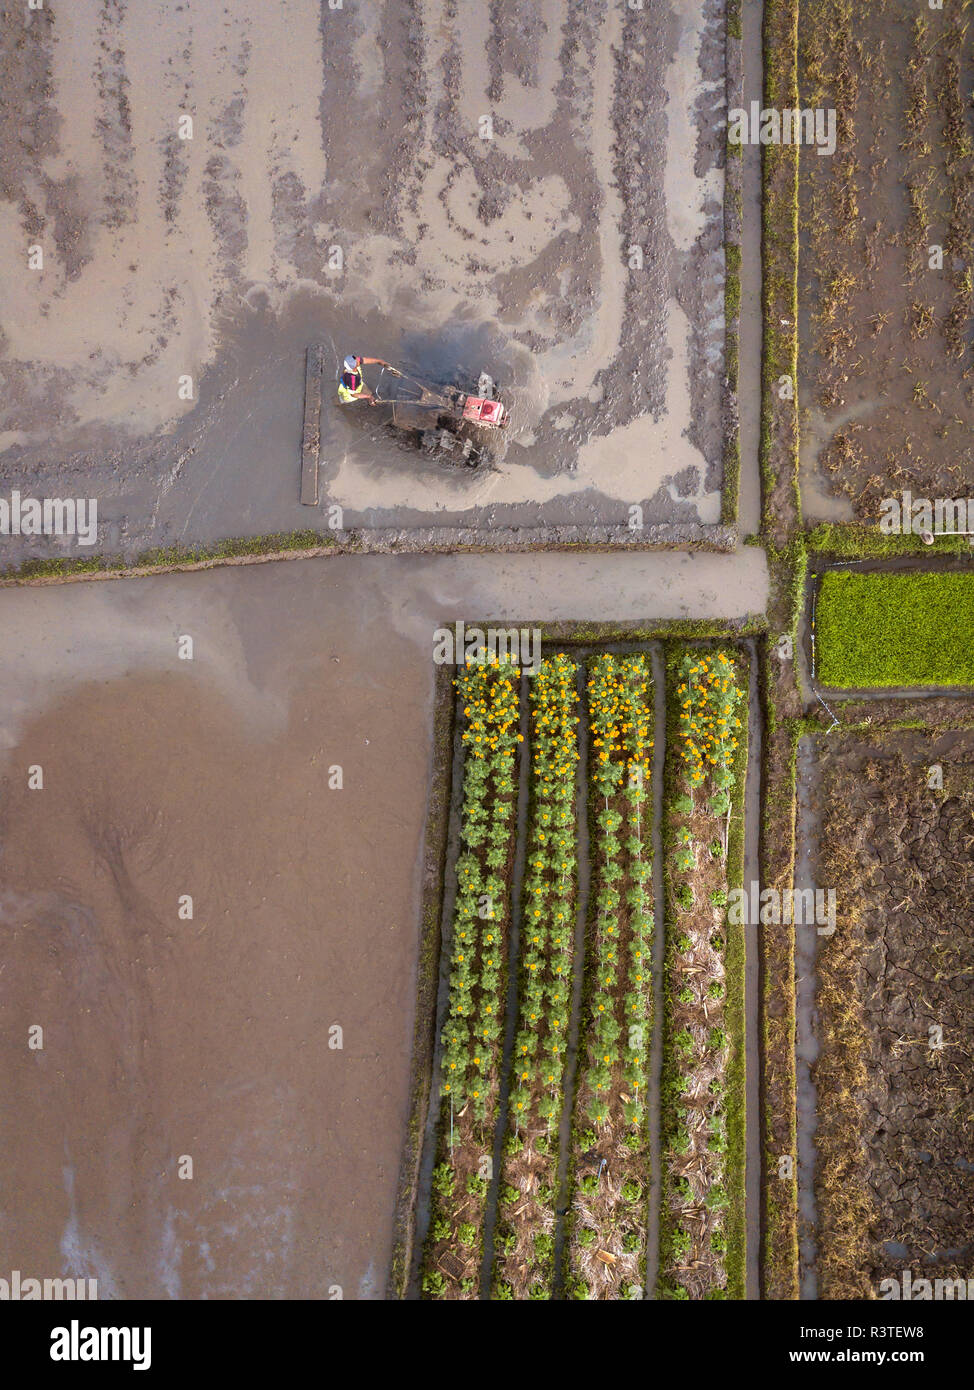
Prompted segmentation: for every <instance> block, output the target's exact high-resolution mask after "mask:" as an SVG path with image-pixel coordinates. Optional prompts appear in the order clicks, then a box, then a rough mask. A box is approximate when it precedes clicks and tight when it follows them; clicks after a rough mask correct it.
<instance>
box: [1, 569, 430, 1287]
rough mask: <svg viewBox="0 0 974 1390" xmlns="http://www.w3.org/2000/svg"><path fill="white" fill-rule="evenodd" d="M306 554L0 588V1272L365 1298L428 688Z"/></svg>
mask: <svg viewBox="0 0 974 1390" xmlns="http://www.w3.org/2000/svg"><path fill="white" fill-rule="evenodd" d="M327 578H330V579H332V582H331V583H330V584H329V583H327V582H326V576H325V575H324V573H322V574H320V576H319V580H318V582H315V583H306V584H303V585H302V584H299V583H298V582H296V581H297V579H298V576H297V574H296V572H294V571H293V570H289V569H288V568H287V567H271V566H262V567H259V568H258V569H248V570H242V569H241V570H237V571H234V572H223V573H221V574H207V575H192V576H180V577H171V578H166V579H161V580H160V579H157V580H153V581H150V582H148V583H146V582H144V581H143V582H140V581H134V582H132V583H126V584H124V585H118V586H116V585H112V586H94V587H92V586H76V587H75V588H73V589H68V590H65V589H60V590H47V591H44V592H33V593H30V594H25V593H16V594H14V593H8V594H5V595H4V596H3V597H4V602H3V604H2V608H3V615H4V616H3V627H4V633H5V651H6V672H5V675H4V679H3V685H4V695H5V697H7V698H5V699H4V702H3V707H2V708H3V714H2V724H3V742H4V745H5V746H4V748H3V753H2V769H0V800H2V807H3V810H2V816H0V848H2V855H0V931H2V935H3V952H2V955H3V961H4V965H3V970H2V975H0V999H2V1015H3V1039H4V1059H5V1060H4V1066H3V1076H2V1080H0V1091H2V1100H0V1105H2V1109H3V1112H4V1114H5V1115H6V1116H7V1117H8V1122H7V1123H6V1124H5V1125H4V1127H3V1134H2V1137H0V1154H2V1159H0V1162H2V1166H3V1171H4V1174H5V1179H4V1185H3V1194H2V1200H0V1209H2V1215H0V1266H2V1267H3V1268H5V1269H12V1268H19V1269H21V1270H22V1271H24V1272H26V1271H28V1270H29V1271H35V1272H36V1273H37V1274H38V1275H39V1276H45V1275H47V1276H54V1275H57V1274H65V1275H75V1276H87V1277H95V1278H97V1279H98V1281H99V1293H100V1296H102V1297H105V1296H117V1297H166V1296H169V1297H182V1298H201V1297H217V1298H220V1297H254V1298H279V1297H326V1296H329V1291H330V1290H331V1289H332V1286H334V1285H339V1286H341V1288H342V1290H343V1291H344V1297H346V1298H359V1297H375V1296H380V1295H381V1293H382V1289H383V1285H384V1279H385V1267H386V1263H387V1259H388V1250H389V1244H390V1240H391V1223H392V1206H393V1198H394V1187H395V1179H396V1172H397V1166H398V1161H399V1150H400V1143H401V1134H402V1125H403V1119H404V1111H405V1087H406V1072H407V1068H408V1059H409V1049H410V1042H411V1036H410V1030H409V1022H410V1015H411V1009H412V999H413V991H414V977H413V971H414V956H415V951H416V934H417V928H418V920H419V914H418V883H417V875H418V869H417V862H418V854H419V846H420V841H421V834H422V823H423V812H424V802H425V796H426V781H427V768H428V753H429V749H428V738H429V734H428V723H429V718H428V716H429V702H430V690H429V681H428V678H427V675H426V673H425V672H424V671H423V670H422V667H421V665H420V663H419V662H418V661H416V660H412V661H410V660H409V659H408V654H409V651H410V643H409V642H408V641H407V639H405V638H404V637H403V636H401V635H400V634H398V633H397V632H396V631H395V628H394V626H393V625H391V624H388V623H385V622H380V621H379V620H378V619H377V618H376V617H375V605H376V603H377V595H376V594H375V592H374V591H373V592H372V593H371V594H370V593H369V592H367V591H365V590H363V592H362V596H361V597H362V604H361V608H360V616H359V620H358V621H356V622H349V621H347V619H346V617H345V613H346V612H347V604H348V600H349V599H350V597H351V595H350V594H349V592H347V591H346V590H344V589H343V586H342V585H341V584H339V583H336V582H335V579H334V577H333V576H332V575H330V574H329V575H328V576H327ZM187 633H188V634H190V635H193V637H194V642H195V657H194V660H193V661H192V662H189V661H180V660H178V659H177V658H176V655H175V653H176V637H177V635H179V634H187ZM55 663H56V664H57V669H58V672H59V675H60V682H59V685H58V687H57V688H55V689H50V688H49V687H48V682H47V678H48V673H49V671H50V670H51V669H52V667H53V665H54V664H55ZM393 710H394V711H395V717H393ZM36 764H40V765H41V766H42V768H43V776H44V787H43V789H42V790H28V787H27V768H28V765H36ZM335 764H339V765H341V767H342V769H343V782H344V785H343V787H342V789H341V790H338V789H329V786H328V782H329V769H330V768H331V767H332V766H333V765H335ZM186 893H188V894H191V895H192V898H193V918H192V920H191V921H188V920H180V918H179V916H178V912H177V908H178V899H179V898H180V895H182V894H186ZM38 1023H39V1024H41V1025H42V1026H43V1028H44V1047H43V1051H39V1052H33V1051H29V1050H28V1048H27V1046H26V1043H27V1036H28V1034H27V1030H28V1027H29V1026H30V1025H32V1024H38ZM334 1024H338V1025H340V1027H341V1028H342V1029H343V1047H342V1049H341V1050H337V1049H333V1048H331V1047H330V1045H329V1044H330V1039H331V1037H332V1034H331V1032H330V1030H331V1028H332V1025H334ZM13 1117H15V1119H14V1118H13ZM187 1154H188V1155H191V1156H192V1159H193V1164H194V1172H193V1177H192V1180H191V1181H190V1180H181V1179H180V1178H179V1177H178V1176H177V1164H178V1161H179V1159H180V1156H181V1155H187Z"/></svg>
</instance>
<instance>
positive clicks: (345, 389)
mask: <svg viewBox="0 0 974 1390" xmlns="http://www.w3.org/2000/svg"><path fill="white" fill-rule="evenodd" d="M373 364H374V365H375V366H377V367H389V363H388V362H384V361H383V360H382V358H381V357H354V356H351V355H349V356H348V357H346V358H345V361H344V362H343V364H342V370H341V371H340V372H339V374H338V399H339V400H340V401H341V403H342V405H351V403H352V402H353V401H370V402H371V404H372V405H375V397H374V396H373V394H372V392H371V391H370V390H369V388H368V387H367V386H366V384H365V377H364V376H363V375H362V368H363V367H369V366H372V365H373ZM389 370H390V371H394V370H395V368H393V367H389Z"/></svg>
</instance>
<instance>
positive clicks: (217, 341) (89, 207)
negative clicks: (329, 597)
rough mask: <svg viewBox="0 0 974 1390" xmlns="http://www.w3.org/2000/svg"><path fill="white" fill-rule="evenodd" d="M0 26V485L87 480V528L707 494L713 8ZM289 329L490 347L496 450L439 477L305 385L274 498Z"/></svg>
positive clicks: (281, 10) (186, 17) (90, 19)
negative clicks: (307, 504) (303, 495)
mask: <svg viewBox="0 0 974 1390" xmlns="http://www.w3.org/2000/svg"><path fill="white" fill-rule="evenodd" d="M0 45H2V46H0V65H2V72H3V76H4V81H5V82H6V83H7V84H8V89H9V90H12V91H14V92H15V93H16V97H17V99H16V100H15V101H13V102H11V103H10V106H9V109H10V110H11V111H13V112H16V120H11V122H10V123H9V125H8V126H6V127H4V129H3V131H2V132H0V136H2V138H0V150H2V153H0V228H2V229H3V230H4V231H5V233H6V235H7V238H8V239H9V242H10V244H11V245H12V246H20V247H22V248H23V259H20V258H18V257H17V256H14V257H8V258H7V259H6V260H5V262H4V264H3V266H2V267H0V289H2V295H0V298H2V302H3V305H4V311H5V312H4V315H3V338H2V340H0V372H2V373H3V384H4V387H5V390H4V393H3V396H4V400H3V406H2V408H0V450H4V451H5V453H4V470H3V471H4V477H5V479H6V480H7V481H8V483H9V485H10V486H20V487H21V488H22V489H23V488H26V489H27V490H28V491H30V492H32V493H39V494H40V495H44V494H45V493H46V494H48V495H52V494H55V493H57V494H58V495H64V494H65V493H70V494H72V495H77V496H96V497H97V498H98V500H99V510H100V514H101V519H102V522H103V528H102V532H101V534H100V537H99V543H100V545H101V547H102V548H103V549H105V550H109V551H116V550H117V551H122V552H124V553H125V554H127V555H131V554H134V553H137V552H138V551H139V550H141V549H143V548H144V547H145V546H146V545H147V544H149V543H158V542H171V541H175V540H182V541H186V542H193V543H199V542H203V541H207V540H213V539H215V538H216V537H220V536H226V535H237V534H241V535H242V534H259V533H262V532H268V531H275V530H288V529H293V528H294V527H297V526H302V525H305V526H306V525H319V526H320V525H322V524H323V523H324V520H325V513H324V510H323V509H324V508H325V507H327V506H330V505H340V506H342V507H343V508H344V512H345V517H344V519H345V522H346V524H347V525H348V526H350V527H358V526H367V527H394V528H403V527H409V528H414V527H424V526H429V525H431V524H435V525H440V526H447V525H456V524H461V523H466V524H473V525H477V526H479V527H481V528H488V527H493V526H509V525H512V524H519V525H522V526H523V525H530V526H543V525H551V526H555V525H559V524H575V525H582V524H605V523H609V524H616V525H624V524H625V523H626V521H627V519H628V507H629V506H630V505H632V504H637V503H638V504H641V505H642V506H643V508H644V512H645V520H646V521H647V522H655V521H664V522H665V521H678V520H683V521H696V520H699V521H704V522H712V521H715V520H716V519H717V515H718V511H719V487H720V481H721V457H722V442H723V420H722V417H721V411H722V406H721V392H722V379H723V311H722V296H723V254H722V246H721V239H722V230H721V229H722V199H723V167H722V160H723V153H722V132H723V106H722V102H723V96H722V93H723V77H724V59H723V3H722V0H707V3H706V4H704V5H702V6H701V5H700V4H698V3H696V2H695V0H645V4H644V5H643V7H642V9H641V10H632V9H628V8H627V7H625V6H621V5H617V4H615V3H608V0H600V3H597V4H594V5H590V6H586V7H583V8H581V9H580V8H579V7H577V6H572V5H569V4H568V3H566V0H544V3H543V4H541V5H537V4H528V3H526V0H498V3H497V4H495V5H492V6H491V7H490V10H489V13H488V11H486V10H485V9H484V7H483V6H482V5H480V4H476V3H473V0H460V3H459V4H457V5H454V6H448V5H446V4H444V3H442V0H413V2H412V3H409V4H405V5H401V4H398V3H392V0H388V3H386V4H384V5H379V6H376V7H361V6H358V7H345V8H343V9H341V10H331V9H329V8H328V7H327V6H320V5H318V4H317V3H315V0H268V3H266V4H265V3H264V0H241V3H239V4H235V5H234V6H233V7H231V8H224V9H220V8H217V9H214V10H210V9H207V8H206V7H199V6H195V5H186V4H176V3H174V0H146V3H144V4H141V5H139V6H137V7H136V6H133V5H130V6H128V7H101V8H100V9H99V8H98V7H96V6H95V5H94V3H89V4H86V5H78V6H73V7H56V8H55V10H54V11H52V10H51V8H50V7H45V9H44V10H43V11H39V12H36V13H33V12H27V13H26V15H25V17H24V18H23V19H20V18H18V19H17V21H16V22H15V23H11V24H10V25H5V26H4V30H3V37H2V39H0ZM284 70H287V72H288V82H287V84H286V87H285V88H284V89H283V90H282V88H281V84H280V77H279V75H280V73H281V72H282V71H284ZM183 115H186V116H191V117H192V120H193V126H192V131H191V132H190V131H189V130H188V128H186V127H185V126H184V127H183V128H182V129H180V127H179V124H178V123H179V119H180V117H181V116H183ZM485 121H486V122H487V124H486V125H485V124H484V122H485ZM181 135H191V138H185V139H183V138H180V137H181ZM30 245H39V246H40V247H41V248H42V250H43V252H44V264H43V268H42V269H41V270H38V271H31V272H28V271H26V270H25V268H24V265H25V263H26V256H27V247H28V246H30ZM634 247H636V248H638V252H639V256H640V257H641V264H640V265H639V266H638V267H637V266H634V267H633V268H630V259H631V253H632V248H634ZM314 341H321V342H323V343H324V344H325V346H326V349H327V352H328V356H329V363H331V362H332V361H334V362H335V363H336V365H337V360H338V358H339V357H340V356H341V355H342V354H343V353H345V352H347V351H359V352H363V353H367V354H369V355H381V356H384V357H388V358H396V359H397V360H399V359H402V361H403V362H404V363H405V364H406V365H407V366H410V367H412V368H414V369H416V370H418V371H421V372H422V373H424V374H427V375H428V376H429V377H431V378H432V379H434V380H439V381H454V380H456V381H463V382H464V383H466V384H472V383H473V382H475V381H476V379H477V376H478V374H479V372H480V371H481V370H486V371H487V372H489V373H490V374H491V375H492V376H493V377H494V379H495V381H496V382H497V384H498V390H499V391H500V392H501V394H502V395H503V397H504V399H505V401H506V402H507V403H508V404H509V405H510V407H511V410H512V414H513V427H512V436H513V437H512V442H511V447H510V450H509V455H508V462H507V463H506V465H505V467H504V470H503V471H502V472H501V473H496V474H490V475H484V476H480V477H477V478H470V477H465V476H463V475H462V474H459V473H456V472H453V471H449V470H444V469H441V468H440V467H438V466H437V465H436V464H435V463H432V462H429V461H424V460H421V459H420V458H418V457H417V456H415V455H413V454H410V453H405V452H403V451H402V450H401V449H400V448H398V447H397V446H396V444H395V442H394V441H393V440H392V439H391V437H390V436H388V434H387V433H386V432H385V431H384V430H382V429H381V428H379V424H380V423H381V422H379V421H378V419H377V417H373V416H367V418H366V419H365V420H364V421H362V420H358V421H353V420H350V419H349V418H348V416H347V415H342V414H340V413H339V410H338V408H337V406H336V405H335V404H334V402H333V401H332V400H330V399H329V400H328V401H327V402H326V406H325V411H324V418H323V422H322V434H323V455H322V456H323V477H322V489H321V494H322V509H321V510H320V511H318V512H314V511H312V510H311V509H309V508H301V507H300V506H299V504H298V500H297V498H298V461H299V452H300V434H301V389H302V379H303V377H302V363H303V357H304V352H305V349H306V347H307V345H308V344H309V343H310V342H314ZM184 377H185V378H192V384H191V389H190V390H189V391H188V392H187V390H186V387H185V383H182V390H181V389H180V388H181V379H182V378H184ZM57 548H58V547H57V545H56V544H55V543H54V542H49V541H36V542H26V541H24V542H22V543H20V544H19V546H15V547H6V549H7V550H8V556H5V557H4V558H5V560H6V559H7V558H9V560H10V561H11V562H16V561H18V560H20V559H22V558H24V557H25V556H26V554H27V553H33V554H46V553H49V552H51V551H54V552H55V553H56V551H57Z"/></svg>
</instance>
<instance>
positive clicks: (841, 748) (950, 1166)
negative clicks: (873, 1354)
mask: <svg viewBox="0 0 974 1390" xmlns="http://www.w3.org/2000/svg"><path fill="white" fill-rule="evenodd" d="M818 757H819V763H820V769H821V778H822V786H821V811H822V826H823V831H822V838H821V845H820V850H819V869H818V872H819V879H820V881H823V882H827V883H831V884H834V885H836V886H837V889H838V903H839V913H838V921H837V930H836V932H835V934H834V935H833V936H831V937H827V938H822V940H821V943H820V953H819V987H818V1014H819V1018H820V1020H821V1026H820V1041H821V1052H820V1055H819V1058H818V1061H817V1063H816V1065H815V1067H814V1079H815V1084H816V1090H817V1094H818V1131H817V1137H816V1145H817V1149H818V1165H817V1173H816V1198H817V1204H818V1224H819V1231H818V1249H819V1253H818V1282H819V1296H820V1297H822V1298H828V1299H836V1298H877V1297H884V1296H885V1297H888V1296H889V1294H888V1293H887V1291H886V1289H885V1288H884V1287H883V1285H882V1282H881V1281H883V1280H895V1281H896V1283H897V1284H898V1285H899V1284H901V1281H902V1279H903V1277H904V1275H905V1272H906V1271H909V1272H910V1277H911V1278H912V1280H913V1281H914V1284H915V1285H916V1281H918V1280H921V1279H929V1280H934V1279H943V1280H953V1279H958V1278H960V1279H964V1280H968V1279H970V1278H972V1277H974V1246H972V1241H971V1221H970V1214H971V1210H972V1207H974V1175H972V1165H971V1151H970V1146H971V1133H972V1131H971V1106H972V1088H974V1080H972V1078H974V1026H972V1017H974V1014H972V1002H974V1001H972V975H974V936H972V925H971V914H970V910H969V904H970V898H971V871H970V863H971V857H970V847H971V843H972V837H974V741H972V738H971V735H970V733H967V734H960V733H955V734H944V735H941V736H939V737H934V736H931V735H925V734H922V733H898V734H897V733H891V734H887V735H885V736H884V739H883V741H882V742H878V741H875V740H873V741H871V742H869V743H867V742H864V741H862V740H857V739H856V738H854V737H843V738H841V739H836V738H833V739H832V740H830V742H829V744H828V745H827V746H820V748H819V753H818ZM934 768H936V769H938V770H939V772H940V774H941V776H939V777H938V775H937V773H935V772H933V769H934ZM941 783H942V785H941ZM918 1287H919V1286H918V1285H917V1288H918ZM904 1296H905V1295H904ZM920 1296H922V1295H921V1294H920V1293H919V1292H916V1291H915V1292H914V1293H913V1297H914V1298H916V1297H920ZM929 1296H930V1295H928V1297H929ZM940 1296H941V1297H943V1295H940ZM950 1296H953V1295H950ZM961 1296H963V1295H961Z"/></svg>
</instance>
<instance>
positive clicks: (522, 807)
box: [408, 635, 762, 1299]
mask: <svg viewBox="0 0 974 1390" xmlns="http://www.w3.org/2000/svg"><path fill="white" fill-rule="evenodd" d="M705 645H707V646H714V647H716V646H720V645H722V643H721V639H719V638H715V639H710V640H708V641H707V642H706V644H705ZM723 645H726V646H728V647H734V646H737V647H739V648H740V649H741V650H742V651H746V653H747V656H748V662H749V686H748V740H749V744H748V747H749V754H748V766H747V776H746V784H745V803H744V805H745V838H744V864H743V877H744V883H745V884H749V883H751V882H752V881H754V880H756V879H757V877H758V865H759V836H760V824H761V817H760V796H761V735H762V724H761V709H760V697H759V683H758V659H757V650H756V644H755V642H754V641H753V640H746V641H741V640H740V639H736V638H734V637H733V636H732V635H728V636H727V638H726V639H724V640H723ZM557 650H559V651H564V652H566V654H568V655H570V657H571V658H572V660H573V661H575V662H576V664H577V667H578V669H577V674H576V690H577V691H578V694H579V696H580V701H579V706H578V709H579V725H578V737H579V759H578V763H577V765H576V784H575V795H576V815H577V846H576V848H577V863H578V869H577V873H578V879H577V885H578V886H577V905H576V920H575V925H574V952H573V975H572V992H571V1015H570V1024H569V1046H568V1063H567V1075H566V1083H565V1107H564V1111H563V1114H562V1116H561V1121H560V1128H559V1149H558V1191H557V1198H556V1212H557V1221H556V1226H555V1232H554V1242H555V1243H554V1248H555V1283H554V1285H553V1297H554V1298H560V1297H563V1296H564V1271H565V1268H567V1260H566V1259H565V1258H563V1256H564V1250H565V1239H566V1224H567V1221H566V1218H567V1217H568V1215H569V1213H568V1210H567V1205H566V1199H567V1190H568V1175H569V1160H570V1148H571V1133H572V1115H573V1111H574V1101H575V1083H576V1076H577V1067H578V1052H579V1039H580V1030H581V1022H582V999H583V973H584V965H585V959H586V950H585V942H586V931H587V922H588V915H589V897H590V893H589V888H590V881H591V872H592V863H591V853H590V845H589V823H588V816H589V809H588V763H589V740H590V734H589V727H588V726H589V709H588V698H587V689H586V670H587V663H588V660H589V659H590V658H591V657H594V656H597V655H599V654H603V653H611V654H612V655H615V656H629V655H635V654H638V653H643V654H645V655H647V656H648V658H649V661H650V665H651V671H652V678H653V697H654V714H655V735H654V740H655V741H654V747H653V786H652V811H651V843H652V847H653V900H654V909H655V920H656V923H657V928H656V930H655V932H654V936H653V958H652V976H653V1028H652V1036H651V1049H650V1075H649V1089H648V1096H647V1122H648V1125H649V1134H650V1163H651V1168H650V1187H649V1210H648V1213H647V1248H646V1252H645V1253H646V1280H645V1289H644V1292H643V1296H644V1297H645V1298H647V1299H654V1298H655V1296H656V1294H655V1290H656V1286H657V1278H658V1272H659V1232H660V1196H661V1151H660V1114H661V1105H660V1077H661V1070H662V1058H663V1019H664V1014H665V1010H664V1007H663V966H664V955H665V933H664V925H663V924H664V921H665V914H664V892H663V874H662V863H663V849H662V845H663V835H662V827H663V813H664V766H665V760H666V672H665V661H664V644H663V643H662V642H661V641H652V642H648V643H646V642H631V643H627V642H614V643H605V644H601V645H592V646H587V645H586V646H582V645H574V644H572V643H562V644H558V645H557ZM528 683H529V677H527V676H526V675H522V677H521V681H520V690H519V714H520V723H519V727H520V732H521V734H522V736H523V740H524V741H523V743H522V744H521V746H520V754H519V760H518V794H517V818H516V825H517V832H516V833H517V840H516V850H515V856H514V867H513V878H512V903H511V919H510V934H509V941H508V956H507V983H506V1004H505V1006H506V1018H505V1027H504V1046H503V1057H502V1063H501V1078H500V1101H499V1105H498V1112H497V1121H496V1129H495V1132H494V1144H493V1153H492V1162H491V1167H490V1172H491V1183H490V1188H489V1191H488V1197H487V1204H486V1214H485V1223H484V1246H483V1261H482V1265H481V1271H480V1293H479V1296H480V1298H481V1299H488V1298H490V1296H491V1277H492V1276H491V1271H492V1266H493V1263H494V1250H493V1246H494V1233H495V1230H496V1226H497V1213H498V1202H499V1188H500V1176H499V1175H500V1173H501V1171H502V1167H503V1162H502V1159H503V1146H504V1139H505V1137H506V1134H507V1130H508V1118H509V1117H508V1104H509V1096H510V1090H511V1073H512V1060H513V1045H514V1036H515V1031H516V1025H517V1012H518V976H519V964H520V952H521V933H522V926H523V921H522V911H523V901H522V899H523V888H524V878H525V862H526V856H527V840H528V834H527V831H528V815H529V802H530V766H531V761H530V754H529V747H530V743H529V723H530V716H529V701H528ZM462 727H463V723H462V710H461V708H460V701H459V697H458V696H455V697H454V729H453V737H452V756H453V767H452V773H451V783H450V785H451V793H450V812H449V818H448V827H447V835H446V847H445V849H446V862H447V873H446V877H445V881H444V888H443V900H442V911H441V915H440V963H439V973H438V987H437V1000H436V1014H437V1017H436V1042H435V1047H434V1052H433V1059H432V1067H433V1072H432V1084H431V1086H430V1091H429V1104H428V1109H427V1114H426V1119H425V1125H424V1138H423V1153H422V1158H421V1162H420V1166H419V1173H418V1180H417V1187H416V1196H415V1208H414V1210H415V1226H414V1238H413V1241H412V1254H411V1272H410V1280H409V1292H408V1296H409V1297H410V1298H419V1297H420V1294H421V1280H422V1264H423V1252H424V1245H425V1242H426V1238H427V1234H428V1229H429V1221H430V1205H431V1188H432V1177H433V1168H434V1164H435V1161H436V1147H437V1128H438V1123H439V1119H440V1094H439V1084H438V1078H439V1074H440V1064H441V1059H442V1055H443V1043H442V1034H443V1032H444V1027H445V1022H446V1017H447V1007H448V989H449V972H450V951H451V934H452V922H453V916H454V908H455V903H456V896H457V880H456V873H455V868H454V866H455V865H456V862H457V858H458V854H459V850H460V827H461V808H462V804H463V775H464V768H463V764H464V750H463V743H462V738H461V734H462ZM757 944H758V943H757V938H756V932H754V931H752V932H751V933H750V934H748V935H746V957H745V1005H744V1014H745V1026H744V1043H745V1070H746V1093H745V1095H746V1126H747V1129H746V1133H747V1141H746V1144H747V1146H746V1175H745V1184H746V1185H745V1192H746V1197H745V1203H746V1205H745V1219H746V1231H747V1256H746V1289H747V1294H746V1296H747V1298H748V1299H757V1298H759V1297H760V1267H759V1260H760V1249H761V1230H760V1210H761V1181H762V1172H761V1126H760V1114H759V1108H760V1011H759V1010H760V976H759V960H758V950H757Z"/></svg>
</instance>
